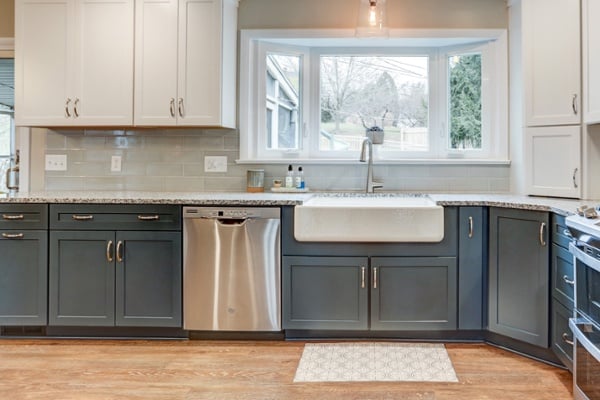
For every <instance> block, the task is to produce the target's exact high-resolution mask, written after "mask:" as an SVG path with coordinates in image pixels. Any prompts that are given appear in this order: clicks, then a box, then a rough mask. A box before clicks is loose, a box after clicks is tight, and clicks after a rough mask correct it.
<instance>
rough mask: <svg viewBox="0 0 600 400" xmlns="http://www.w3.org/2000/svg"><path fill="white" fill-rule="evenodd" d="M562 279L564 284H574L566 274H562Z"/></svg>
mask: <svg viewBox="0 0 600 400" xmlns="http://www.w3.org/2000/svg"><path fill="white" fill-rule="evenodd" d="M563 281H565V283H566V284H568V285H571V286H574V285H575V281H573V280H571V279H569V277H568V276H567V275H563Z"/></svg>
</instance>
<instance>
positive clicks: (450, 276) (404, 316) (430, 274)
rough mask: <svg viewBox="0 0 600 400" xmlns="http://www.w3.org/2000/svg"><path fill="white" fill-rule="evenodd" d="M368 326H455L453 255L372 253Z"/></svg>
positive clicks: (451, 328)
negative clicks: (369, 321) (383, 255)
mask: <svg viewBox="0 0 600 400" xmlns="http://www.w3.org/2000/svg"><path fill="white" fill-rule="evenodd" d="M371 270H372V285H371V329H372V330H398V331H400V330H416V331H422V330H455V329H456V328H457V301H456V298H457V285H456V280H457V272H456V258H455V257H373V258H372V259H371Z"/></svg>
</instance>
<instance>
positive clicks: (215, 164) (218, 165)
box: [204, 156, 227, 172]
mask: <svg viewBox="0 0 600 400" xmlns="http://www.w3.org/2000/svg"><path fill="white" fill-rule="evenodd" d="M204 172H227V156H205V157H204Z"/></svg>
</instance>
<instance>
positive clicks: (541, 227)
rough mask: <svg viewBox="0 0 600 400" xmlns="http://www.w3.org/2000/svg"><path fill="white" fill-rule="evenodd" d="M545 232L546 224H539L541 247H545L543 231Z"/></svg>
mask: <svg viewBox="0 0 600 400" xmlns="http://www.w3.org/2000/svg"><path fill="white" fill-rule="evenodd" d="M545 230H546V223H545V222H542V223H541V224H540V244H541V245H542V246H546V241H545V240H544V231H545Z"/></svg>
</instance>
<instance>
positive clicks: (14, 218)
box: [2, 214, 25, 221]
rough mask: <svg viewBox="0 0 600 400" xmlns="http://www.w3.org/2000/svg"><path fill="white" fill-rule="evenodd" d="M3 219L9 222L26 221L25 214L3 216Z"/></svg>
mask: <svg viewBox="0 0 600 400" xmlns="http://www.w3.org/2000/svg"><path fill="white" fill-rule="evenodd" d="M2 219H6V220H8V221H15V220H19V219H25V216H24V215H23V214H17V215H8V214H2Z"/></svg>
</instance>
